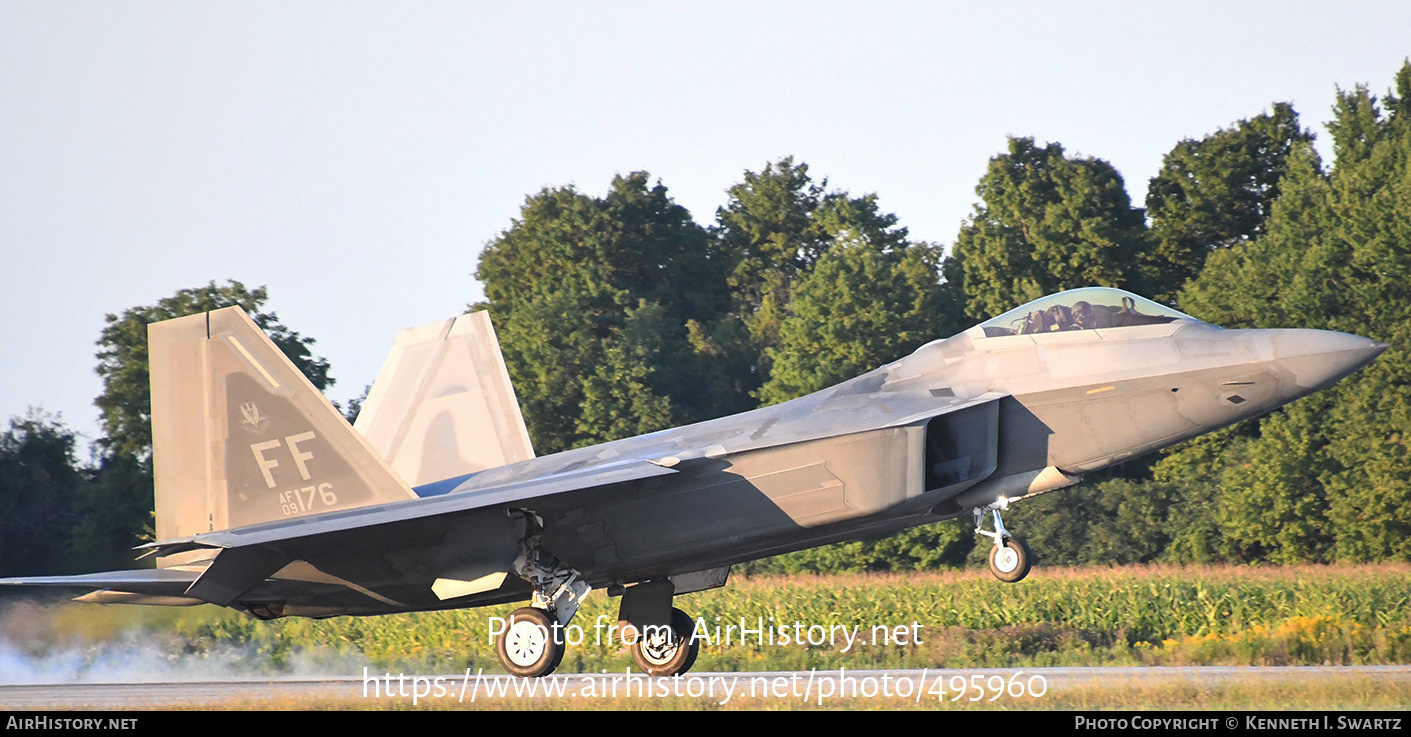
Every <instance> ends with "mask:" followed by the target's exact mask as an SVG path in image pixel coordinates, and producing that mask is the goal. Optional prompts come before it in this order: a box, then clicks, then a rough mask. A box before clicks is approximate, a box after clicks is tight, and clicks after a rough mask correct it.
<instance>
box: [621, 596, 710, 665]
mask: <svg viewBox="0 0 1411 737" xmlns="http://www.w3.org/2000/svg"><path fill="white" fill-rule="evenodd" d="M644 629H645V628H644ZM695 632H696V621H695V620H693V619H691V616H690V615H689V614H687V613H685V612H683V611H681V610H680V609H672V610H671V638H670V641H669V642H663V641H662V639H661V637H660V635H661V633H654V634H656V635H658V636H657V637H653V638H649V637H647V636H646V633H643V634H642V635H641V636H639V637H638V638H637V641H636V642H635V643H633V644H632V647H631V650H632V662H633V663H636V664H637V668H638V669H640V670H641V671H642V672H643V673H646V674H647V675H649V676H674V675H677V674H678V673H685V672H686V671H688V670H690V669H691V666H692V665H694V664H695V662H696V656H697V655H699V654H700V652H701V643H700V641H699V640H697V639H696V638H695V637H694V635H695Z"/></svg>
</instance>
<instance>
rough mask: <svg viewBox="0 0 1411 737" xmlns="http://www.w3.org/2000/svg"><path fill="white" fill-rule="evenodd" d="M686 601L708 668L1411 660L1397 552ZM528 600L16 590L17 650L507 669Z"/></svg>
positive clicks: (857, 582)
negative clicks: (367, 604) (284, 611)
mask: <svg viewBox="0 0 1411 737" xmlns="http://www.w3.org/2000/svg"><path fill="white" fill-rule="evenodd" d="M617 603H618V602H617V600H615V599H609V598H607V597H606V596H603V595H602V594H601V593H594V594H593V595H592V596H590V597H589V599H588V601H587V602H586V603H585V604H584V606H583V608H582V610H580V612H579V614H578V617H577V618H576V619H575V620H574V624H576V625H579V626H580V627H581V628H582V629H581V630H570V631H569V632H568V636H569V639H570V641H571V642H578V640H580V639H581V643H579V644H573V645H571V646H570V647H569V650H568V655H567V657H566V658H565V660H564V663H563V665H562V666H561V667H560V670H559V672H561V673H575V672H576V673H597V672H601V671H603V670H606V671H617V672H621V671H622V670H623V669H624V668H626V667H628V666H629V665H630V658H629V656H628V654H627V652H626V650H625V648H624V647H622V645H621V643H620V641H618V640H617V639H616V638H613V639H611V641H609V639H608V635H609V632H608V630H607V627H608V626H609V625H610V624H611V623H612V622H614V621H615V620H616V614H617V608H616V607H617ZM677 604H678V606H680V607H681V608H683V609H685V610H686V611H687V612H689V613H690V614H692V615H693V616H695V617H697V618H698V621H699V622H700V623H701V624H703V625H705V627H706V630H705V631H706V632H707V633H709V634H710V635H711V637H710V639H709V640H708V641H706V642H705V644H703V646H702V649H701V655H700V658H699V660H698V661H697V664H696V666H695V668H694V670H696V671H758V670H808V669H811V668H817V669H820V670H823V669H837V668H840V667H845V668H848V669H864V668H923V667H929V668H938V667H945V668H977V667H992V668H993V667H1003V668H1018V667H1034V666H1045V665H1313V664H1316V665H1322V664H1331V665H1352V664H1407V663H1411V566H1407V565H1396V564H1386V565H1375V566H1341V567H1321V566H1307V567H1257V568H1251V567H1127V568H1112V569H1059V568H1054V569H1037V570H1035V572H1034V573H1033V574H1032V575H1031V576H1030V578H1029V579H1028V580H1025V581H1023V582H1021V583H1019V584H1002V583H999V582H997V581H995V580H994V579H992V578H991V577H990V576H989V574H988V573H987V572H984V571H958V572H938V573H921V574H886V575H828V576H796V577H756V578H750V579H741V578H736V579H735V580H732V581H731V582H730V584H729V585H728V586H726V587H725V588H723V589H717V590H714V591H707V592H701V593H698V594H690V595H686V596H683V597H680V598H679V599H678V600H677ZM513 608H514V607H496V608H489V609H472V610H460V611H449V612H434V613H422V614H405V615H391V616H384V617H368V618H357V617H342V618H335V619H329V620H322V621H315V620H306V619H286V620H278V621H274V622H260V621H256V620H254V619H250V618H248V617H245V616H243V615H239V614H236V613H234V612H231V611H228V610H220V609H216V608H214V607H196V608H187V609H161V608H148V607H123V606H109V607H102V606H96V605H77V604H67V605H62V606H53V605H49V606H37V605H27V604H19V603H14V602H11V603H9V604H7V605H6V609H5V612H4V616H3V623H0V636H3V638H4V641H5V642H6V643H7V644H6V645H5V647H6V650H5V651H4V653H0V657H8V658H11V659H12V660H13V659H20V660H23V659H26V658H27V659H30V660H31V661H33V662H37V663H40V664H41V665H40V666H39V668H40V670H44V671H45V672H52V671H55V670H63V669H69V670H73V671H75V672H76V673H77V674H78V675H80V676H83V675H89V676H92V675H93V674H101V673H103V672H107V671H111V670H113V669H120V668H122V667H123V666H124V665H128V666H130V665H132V664H133V663H138V662H140V663H144V664H145V665H143V666H142V667H144V668H148V669H155V670H162V668H164V667H170V668H172V669H179V668H186V669H190V668H202V667H205V668H210V669H211V670H212V671H213V672H216V673H221V674H227V675H229V674H264V673H346V674H351V673H358V672H361V669H362V668H363V667H364V666H366V667H368V668H371V669H372V670H382V671H390V672H414V671H415V672H448V673H458V672H463V671H464V670H465V669H466V668H471V669H478V668H483V669H485V671H486V672H499V670H500V669H499V664H498V661H497V660H496V658H495V655H494V648H493V645H492V644H491V642H490V639H489V622H490V621H491V619H490V618H492V617H504V616H507V615H508V613H509V611H511V610H512V609H513ZM742 620H743V624H744V627H745V628H746V629H747V630H748V631H747V632H745V633H744V636H743V637H742V636H741V633H740V625H741V621H742ZM595 623H600V625H601V626H600V627H595ZM731 625H733V628H732V627H731ZM848 632H850V633H852V634H853V637H854V639H853V640H852V641H851V642H849V640H848V637H847V636H846V633H848ZM771 635H772V640H771ZM884 635H885V636H884ZM797 639H803V640H804V642H803V644H799V643H798V642H796V641H795V640H797ZM786 640H787V642H786ZM5 653H8V655H6V654H5ZM154 659H155V661H156V662H153V660H154ZM7 667H13V666H8V665H7ZM29 667H32V668H33V667H36V666H34V665H33V663H31V664H30V666H29Z"/></svg>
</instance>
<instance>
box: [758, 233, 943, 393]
mask: <svg viewBox="0 0 1411 737" xmlns="http://www.w3.org/2000/svg"><path fill="white" fill-rule="evenodd" d="M940 259H941V253H940V249H939V248H935V247H932V246H927V245H910V246H906V247H902V248H897V247H889V248H887V249H886V250H878V249H877V248H876V247H874V246H873V245H872V244H870V243H867V242H865V241H861V240H857V239H852V238H845V239H842V240H840V241H839V242H837V243H835V244H834V245H833V247H832V248H831V249H829V250H828V251H827V252H825V253H824V254H823V256H822V257H821V258H820V259H819V261H818V263H817V265H815V267H814V268H813V270H812V271H810V272H809V273H808V274H807V275H805V276H803V277H801V278H800V279H799V280H798V282H797V285H796V287H795V290H794V295H793V298H792V300H790V302H789V315H788V317H786V318H785V319H784V321H783V322H782V324H781V325H780V330H779V332H780V341H779V346H778V347H777V348H770V349H769V357H770V359H771V362H772V364H773V370H772V372H771V374H770V378H769V382H768V383H767V384H765V385H764V386H763V387H762V388H761V389H760V399H761V400H762V401H763V402H765V403H766V404H773V403H777V402H782V401H786V400H789V399H793V398H794V397H799V396H803V395H804V394H808V393H810V392H815V391H818V390H820V389H824V388H826V387H829V386H832V385H833V384H836V383H838V382H840V381H844V380H847V379H850V378H852V377H854V376H857V375H858V374H861V373H864V372H866V371H870V370H872V369H874V368H876V367H878V366H880V365H882V364H884V363H887V362H889V361H893V360H895V359H897V358H900V357H901V356H904V355H906V354H907V353H909V352H911V351H913V350H915V349H916V348H917V347H919V346H921V345H922V344H923V343H927V342H929V341H932V340H935V339H937V338H943V337H948V336H950V335H951V334H953V333H955V332H956V331H957V330H958V329H959V324H958V323H959V322H960V316H959V315H955V314H947V313H946V312H945V309H946V307H948V306H950V305H952V304H953V301H952V302H950V303H948V302H947V301H946V300H945V299H944V294H943V292H944V290H945V289H946V288H947V287H945V286H942V285H941V284H940V283H939V279H940V263H939V262H940Z"/></svg>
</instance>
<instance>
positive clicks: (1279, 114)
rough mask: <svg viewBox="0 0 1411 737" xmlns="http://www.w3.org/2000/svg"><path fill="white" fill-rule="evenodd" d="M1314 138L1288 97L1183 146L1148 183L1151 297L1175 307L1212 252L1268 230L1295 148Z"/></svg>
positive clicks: (1148, 261)
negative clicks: (1301, 123) (1182, 290)
mask: <svg viewBox="0 0 1411 737" xmlns="http://www.w3.org/2000/svg"><path fill="white" fill-rule="evenodd" d="M1312 141H1313V134H1312V133H1310V132H1308V131H1307V130H1304V129H1303V128H1301V127H1299V124H1298V113H1296V112H1294V109H1293V106H1292V105H1290V104H1288V103H1284V102H1281V103H1275V104H1274V107H1273V112H1270V113H1263V114H1260V115H1257V116H1255V117H1253V118H1249V119H1246V120H1240V121H1238V122H1236V123H1235V124H1234V125H1232V126H1231V127H1229V128H1222V129H1220V130H1218V131H1216V132H1215V133H1212V134H1210V135H1208V136H1205V137H1204V138H1201V139H1199V140H1194V139H1189V138H1188V139H1186V140H1184V141H1181V142H1180V143H1178V144H1176V146H1175V148H1173V149H1171V151H1170V153H1168V154H1166V157H1165V158H1164V159H1163V160H1162V166H1161V171H1160V172H1158V173H1157V175H1156V176H1155V177H1152V179H1151V183H1150V184H1149V185H1148V187H1147V195H1146V211H1147V214H1148V215H1149V216H1150V218H1151V235H1152V247H1151V250H1150V251H1148V252H1147V253H1145V263H1146V267H1147V271H1148V274H1147V277H1148V278H1147V280H1146V282H1147V285H1148V289H1149V291H1150V295H1149V296H1151V297H1153V298H1155V299H1157V300H1159V301H1162V302H1167V303H1171V304H1174V302H1175V299H1176V292H1177V291H1178V290H1179V289H1180V287H1181V286H1182V285H1184V284H1185V283H1186V282H1187V281H1189V280H1191V279H1194V278H1195V277H1196V276H1197V275H1198V274H1199V273H1200V270H1201V267H1202V266H1203V265H1204V264H1205V257H1206V255H1207V254H1209V253H1210V252H1211V251H1213V250H1216V249H1222V248H1230V247H1231V246H1234V245H1236V244H1239V243H1243V242H1245V241H1248V240H1251V239H1254V238H1257V237H1259V236H1261V235H1263V233H1264V222H1265V220H1267V219H1268V217H1269V215H1270V213H1271V211H1272V208H1273V203H1274V201H1275V200H1276V199H1278V197H1279V180H1280V179H1282V178H1283V175H1284V171H1285V168H1286V162H1287V160H1288V157H1289V154H1290V152H1292V151H1293V149H1294V147H1295V146H1296V145H1298V144H1308V143H1312Z"/></svg>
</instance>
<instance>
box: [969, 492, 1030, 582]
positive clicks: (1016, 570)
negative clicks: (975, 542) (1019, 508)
mask: <svg viewBox="0 0 1411 737" xmlns="http://www.w3.org/2000/svg"><path fill="white" fill-rule="evenodd" d="M1008 508H1009V500H1008V499H1005V498H1003V497H1001V498H1000V499H999V500H998V501H996V502H995V503H993V504H990V505H988V506H986V507H977V508H976V509H975V532H977V533H979V534H981V535H984V536H986V537H990V538H994V541H995V544H994V546H993V547H991V548H990V573H993V574H995V578H998V579H999V580H1001V581H1004V582H1006V583H1015V582H1017V581H1022V580H1024V577H1025V576H1027V575H1029V569H1030V568H1031V567H1032V566H1031V564H1030V558H1031V556H1030V554H1029V546H1028V545H1025V544H1024V541H1023V540H1020V539H1019V538H1017V537H1014V536H1013V535H1010V534H1009V530H1006V529H1005V528H1004V520H1002V519H1000V516H999V513H1000V511H1001V510H1004V509H1008ZM986 510H988V511H989V512H990V513H991V514H992V515H994V519H995V530H994V532H990V531H989V530H986V529H985V511H986Z"/></svg>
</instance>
